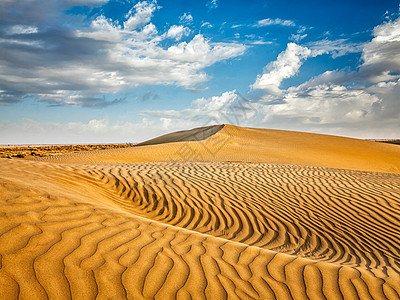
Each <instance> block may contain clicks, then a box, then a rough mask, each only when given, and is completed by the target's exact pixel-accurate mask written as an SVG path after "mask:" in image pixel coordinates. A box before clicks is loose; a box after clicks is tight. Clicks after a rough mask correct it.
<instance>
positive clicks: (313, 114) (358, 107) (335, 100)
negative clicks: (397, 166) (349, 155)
mask: <svg viewBox="0 0 400 300" xmlns="http://www.w3.org/2000/svg"><path fill="white" fill-rule="evenodd" d="M282 100H283V101H282V103H280V104H277V105H272V106H267V107H266V108H265V112H267V113H266V116H265V118H264V121H267V120H268V118H269V117H271V116H273V117H274V118H277V117H282V118H285V119H296V120H298V121H300V122H301V123H305V124H307V123H308V124H342V125H343V124H345V123H353V122H359V121H362V120H366V119H372V118H373V116H374V113H375V109H376V108H377V107H379V103H380V99H379V98H378V97H377V96H376V95H372V94H369V93H368V92H366V91H364V90H356V89H348V88H346V87H345V86H340V85H327V84H323V85H317V86H314V87H307V88H302V87H300V88H291V89H289V90H288V92H287V93H286V94H285V95H284V97H283V99H282Z"/></svg>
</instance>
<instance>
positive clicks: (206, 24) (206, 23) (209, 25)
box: [201, 22, 213, 28]
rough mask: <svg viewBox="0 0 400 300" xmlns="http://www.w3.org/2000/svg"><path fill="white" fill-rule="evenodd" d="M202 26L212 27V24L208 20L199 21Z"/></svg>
mask: <svg viewBox="0 0 400 300" xmlns="http://www.w3.org/2000/svg"><path fill="white" fill-rule="evenodd" d="M203 27H207V28H212V27H213V25H212V24H211V23H210V22H203V23H201V28H203Z"/></svg>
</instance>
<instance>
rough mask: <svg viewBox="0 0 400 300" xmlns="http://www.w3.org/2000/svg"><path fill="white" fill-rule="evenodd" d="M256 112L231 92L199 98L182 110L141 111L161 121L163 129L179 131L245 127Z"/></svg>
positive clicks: (252, 105) (246, 102)
mask: <svg viewBox="0 0 400 300" xmlns="http://www.w3.org/2000/svg"><path fill="white" fill-rule="evenodd" d="M257 112H258V111H257V107H256V104H254V103H252V102H250V101H248V100H246V99H244V98H243V97H241V96H240V95H239V94H238V93H237V92H236V90H232V91H229V92H224V93H222V95H220V96H213V97H210V98H199V99H197V100H195V101H193V102H192V105H191V107H189V108H186V109H183V110H161V111H143V112H142V114H143V115H145V116H146V117H156V118H158V119H159V120H161V121H162V126H163V128H164V129H168V130H180V129H184V128H187V127H200V126H207V125H214V124H222V123H230V124H234V125H239V126H246V125H249V124H251V121H254V117H256V115H257ZM182 120H184V122H182ZM182 126H183V127H182Z"/></svg>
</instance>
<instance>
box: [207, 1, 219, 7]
mask: <svg viewBox="0 0 400 300" xmlns="http://www.w3.org/2000/svg"><path fill="white" fill-rule="evenodd" d="M206 5H207V7H208V8H209V9H217V8H218V0H210V1H208V2H207V4H206Z"/></svg>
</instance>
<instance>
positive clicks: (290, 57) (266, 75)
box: [252, 43, 311, 94]
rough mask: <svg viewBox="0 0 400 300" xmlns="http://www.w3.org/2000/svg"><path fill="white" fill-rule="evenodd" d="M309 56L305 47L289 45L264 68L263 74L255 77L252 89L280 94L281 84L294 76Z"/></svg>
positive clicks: (308, 50) (309, 52)
mask: <svg viewBox="0 0 400 300" xmlns="http://www.w3.org/2000/svg"><path fill="white" fill-rule="evenodd" d="M309 56H311V50H310V49H308V48H307V47H302V46H299V45H297V44H295V43H289V44H288V45H287V47H286V50H285V51H283V52H282V53H280V54H279V55H278V58H277V59H276V60H275V61H273V62H271V63H270V64H268V65H267V66H266V67H265V70H264V72H263V74H261V75H258V76H257V79H256V82H255V83H254V84H253V85H252V88H253V89H261V90H264V91H265V92H266V93H270V94H280V93H281V90H280V89H279V86H280V84H281V82H282V81H283V80H284V79H287V78H290V77H292V76H293V75H295V74H296V73H297V72H298V70H299V69H300V67H301V65H302V64H303V62H304V61H305V60H306V59H307V58H308V57H309Z"/></svg>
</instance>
